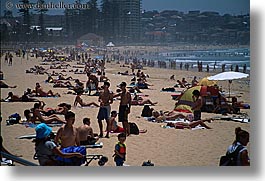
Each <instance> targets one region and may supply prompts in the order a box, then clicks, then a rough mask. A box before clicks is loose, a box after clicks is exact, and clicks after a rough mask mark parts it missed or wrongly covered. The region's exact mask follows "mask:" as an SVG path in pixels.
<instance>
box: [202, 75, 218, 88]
mask: <svg viewBox="0 0 265 181" xmlns="http://www.w3.org/2000/svg"><path fill="white" fill-rule="evenodd" d="M215 84H217V81H215V80H208V77H204V78H202V79H201V80H200V82H199V83H198V85H201V86H214V85H215Z"/></svg>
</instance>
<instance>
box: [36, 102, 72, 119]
mask: <svg viewBox="0 0 265 181" xmlns="http://www.w3.org/2000/svg"><path fill="white" fill-rule="evenodd" d="M41 103H43V104H41ZM40 104H41V106H40V110H41V113H43V114H44V115H45V116H50V115H52V114H62V115H65V114H66V113H67V112H68V111H70V110H71V105H70V104H67V103H60V104H58V105H57V107H56V108H45V109H44V106H45V105H46V104H45V103H44V102H43V101H40Z"/></svg>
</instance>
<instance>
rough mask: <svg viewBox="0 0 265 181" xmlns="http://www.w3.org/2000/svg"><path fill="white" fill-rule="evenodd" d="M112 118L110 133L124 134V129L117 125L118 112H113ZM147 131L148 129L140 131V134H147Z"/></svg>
mask: <svg viewBox="0 0 265 181" xmlns="http://www.w3.org/2000/svg"><path fill="white" fill-rule="evenodd" d="M110 114H111V117H110V120H109V122H110V131H111V132H112V133H122V132H124V129H123V128H122V127H120V126H119V125H118V123H117V121H116V120H115V119H116V117H117V115H118V113H117V111H111V113H110ZM146 132H147V130H146V129H142V130H139V133H146Z"/></svg>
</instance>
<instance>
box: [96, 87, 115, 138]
mask: <svg viewBox="0 0 265 181" xmlns="http://www.w3.org/2000/svg"><path fill="white" fill-rule="evenodd" d="M109 87H110V83H109V82H104V84H103V91H102V92H100V94H99V97H98V101H99V102H100V108H99V111H98V116H97V118H98V125H99V130H100V133H99V137H103V125H102V120H104V119H105V120H106V122H107V134H106V136H105V137H106V138H109V132H110V123H109V118H110V111H111V107H110V105H111V104H112V103H113V92H112V91H110V90H109Z"/></svg>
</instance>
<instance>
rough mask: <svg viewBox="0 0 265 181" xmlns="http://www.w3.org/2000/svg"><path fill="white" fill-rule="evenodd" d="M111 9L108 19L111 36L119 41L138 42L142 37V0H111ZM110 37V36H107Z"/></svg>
mask: <svg viewBox="0 0 265 181" xmlns="http://www.w3.org/2000/svg"><path fill="white" fill-rule="evenodd" d="M109 3H110V7H111V10H110V11H109V12H110V13H111V14H110V16H108V17H106V19H105V20H106V21H109V22H111V23H108V24H109V26H110V27H108V30H105V31H110V32H111V37H112V39H113V40H114V41H117V42H124V43H129V42H137V41H139V39H140V21H141V0H109ZM106 38H107V39H108V37H106Z"/></svg>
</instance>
